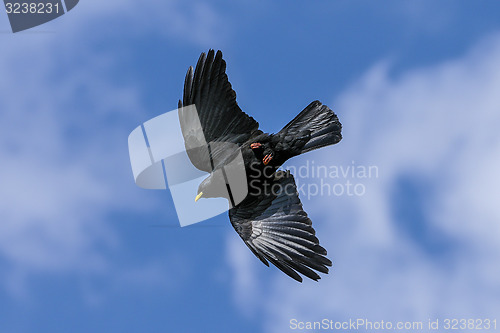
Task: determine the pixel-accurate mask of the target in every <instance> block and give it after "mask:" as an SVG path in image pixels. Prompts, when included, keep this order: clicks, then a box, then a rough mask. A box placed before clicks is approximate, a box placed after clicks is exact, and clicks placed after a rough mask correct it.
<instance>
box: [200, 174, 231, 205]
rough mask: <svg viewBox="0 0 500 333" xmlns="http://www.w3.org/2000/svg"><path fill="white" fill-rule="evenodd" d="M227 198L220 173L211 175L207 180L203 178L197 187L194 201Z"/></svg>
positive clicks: (224, 184)
mask: <svg viewBox="0 0 500 333" xmlns="http://www.w3.org/2000/svg"><path fill="white" fill-rule="evenodd" d="M221 197H222V198H227V197H228V193H227V188H226V182H225V181H224V177H223V176H222V173H221V172H220V171H219V172H214V173H211V174H210V175H209V176H208V177H207V178H205V179H204V180H203V181H202V182H201V183H200V185H199V186H198V195H196V198H195V199H194V201H198V200H199V199H200V198H221Z"/></svg>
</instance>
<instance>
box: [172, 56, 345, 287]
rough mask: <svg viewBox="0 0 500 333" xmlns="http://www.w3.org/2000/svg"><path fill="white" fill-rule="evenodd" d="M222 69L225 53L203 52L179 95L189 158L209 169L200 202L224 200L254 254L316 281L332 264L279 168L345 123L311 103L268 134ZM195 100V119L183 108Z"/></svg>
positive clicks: (333, 138)
mask: <svg viewBox="0 0 500 333" xmlns="http://www.w3.org/2000/svg"><path fill="white" fill-rule="evenodd" d="M225 70H226V62H225V61H224V60H223V59H222V52H221V51H217V53H215V52H214V50H209V52H208V54H205V53H202V54H201V56H200V58H199V60H198V63H197V65H196V68H195V69H194V70H193V67H190V68H189V69H188V71H187V74H186V79H185V82H184V95H183V99H182V101H181V100H179V120H180V125H181V130H182V134H183V137H184V142H185V146H186V151H187V154H188V156H189V159H190V161H191V163H193V165H194V166H195V167H196V168H198V169H200V170H202V171H206V172H208V173H209V176H208V177H207V178H206V179H205V180H203V182H201V184H200V185H199V188H198V195H197V196H196V199H195V200H196V201H197V200H198V199H199V198H210V197H225V198H227V199H228V200H229V203H230V207H231V208H230V209H229V219H230V221H231V224H232V225H233V227H234V229H235V230H236V232H237V233H238V234H239V235H240V237H241V238H242V239H243V241H244V242H245V244H246V245H247V246H248V247H249V248H250V250H251V251H252V252H253V254H255V255H256V256H257V258H259V259H260V260H261V261H262V262H263V263H264V264H265V265H266V266H269V262H271V263H272V264H273V265H275V266H276V267H278V268H279V269H280V270H281V271H283V272H284V273H285V274H287V275H289V276H290V277H292V278H293V279H295V280H297V281H299V282H302V277H301V276H300V275H299V273H301V274H303V275H305V276H307V277H308V278H310V279H313V280H316V281H317V280H318V279H320V276H319V275H318V274H317V272H316V271H318V272H322V273H325V274H326V273H328V267H329V266H331V265H332V262H331V261H330V260H329V259H328V258H326V254H327V252H326V250H325V249H324V248H323V247H322V246H320V245H319V240H318V238H317V237H316V236H315V230H314V229H313V227H312V222H311V220H310V219H309V217H308V216H307V214H306V212H305V211H304V210H303V208H302V203H301V202H300V199H299V196H298V193H297V187H296V184H295V180H294V177H293V176H292V175H291V174H290V172H288V171H282V170H277V169H278V168H279V167H280V166H281V165H282V164H283V163H284V162H285V161H286V160H288V159H289V158H291V157H293V156H297V155H300V154H303V153H305V152H308V151H311V150H314V149H318V148H321V147H325V146H328V145H333V144H335V143H337V142H339V141H340V140H341V139H342V135H341V128H342V125H341V124H340V122H339V120H338V118H337V116H336V115H335V113H334V112H333V111H332V110H331V109H330V108H328V107H327V106H326V105H323V104H321V102H319V101H314V102H312V103H311V104H309V105H308V106H307V107H306V108H305V109H304V110H303V111H302V112H300V113H299V114H298V115H297V116H296V117H295V118H294V119H293V120H291V121H290V122H289V123H288V124H287V125H286V126H285V127H283V129H282V130H280V131H279V132H278V133H275V134H268V133H264V132H262V131H261V130H259V123H258V122H257V121H255V120H254V119H253V118H252V117H250V116H249V115H247V114H246V113H244V112H243V111H242V110H241V109H240V107H239V106H238V103H237V102H236V93H235V92H234V90H233V89H232V87H231V84H230V83H229V81H228V78H227V75H226V73H225ZM193 104H194V105H195V106H196V112H197V117H193V116H192V114H190V113H188V112H187V111H186V109H187V108H185V107H186V106H189V105H193ZM183 106H184V108H183ZM237 156H240V158H239V159H238V158H237ZM230 166H231V167H230ZM231 168H232V169H235V168H236V169H237V168H243V170H244V171H245V173H244V175H245V176H244V184H245V185H246V186H244V187H245V192H243V193H244V195H243V196H241V195H240V197H239V198H237V197H238V195H237V193H236V194H235V193H234V192H235V191H234V188H232V187H231V186H230V185H231V184H230V181H229V179H230V178H231V177H230V174H231V172H232V171H231V170H232V169H231ZM233 178H234V177H233ZM231 190H232V191H231Z"/></svg>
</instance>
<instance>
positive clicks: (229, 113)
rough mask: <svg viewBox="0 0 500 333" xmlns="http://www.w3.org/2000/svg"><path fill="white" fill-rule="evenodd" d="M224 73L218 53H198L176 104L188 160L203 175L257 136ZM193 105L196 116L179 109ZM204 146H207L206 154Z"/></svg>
mask: <svg viewBox="0 0 500 333" xmlns="http://www.w3.org/2000/svg"><path fill="white" fill-rule="evenodd" d="M225 71H226V62H225V61H224V60H223V59H222V52H221V51H217V54H215V55H214V50H210V51H209V52H208V55H205V53H202V54H201V56H200V58H199V60H198V64H197V65H196V69H195V70H194V73H193V67H190V68H189V70H188V72H187V74H186V80H185V82H184V96H183V99H182V101H179V120H180V124H181V130H182V135H183V137H184V142H185V146H186V150H187V152H188V156H189V159H190V160H191V162H192V163H193V165H194V166H195V167H197V168H198V169H200V170H203V171H207V172H211V171H212V169H213V166H214V165H218V164H219V162H221V161H223V160H224V159H225V157H227V156H228V155H230V154H231V153H232V152H233V151H234V150H235V149H237V148H238V146H240V145H241V144H242V143H243V142H245V141H247V140H248V139H249V138H250V137H252V136H253V135H256V134H257V133H260V131H259V130H258V128H259V123H258V122H257V121H255V120H254V119H253V118H252V117H250V116H249V115H247V114H246V113H244V112H243V111H241V109H240V107H239V106H238V104H237V103H236V93H235V92H234V90H233V89H232V87H231V84H230V83H229V80H228V78H227V75H226V72H225ZM193 104H194V105H196V110H197V117H196V113H195V114H194V115H193V113H189V112H186V111H185V109H182V106H189V105H193ZM196 118H198V119H199V122H198V119H196ZM200 125H201V130H200ZM200 131H202V132H203V133H200ZM205 143H211V144H210V151H209V150H208V149H207V147H206V144H205ZM214 143H216V144H214ZM210 158H212V161H211V160H210Z"/></svg>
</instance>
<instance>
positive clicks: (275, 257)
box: [229, 171, 332, 282]
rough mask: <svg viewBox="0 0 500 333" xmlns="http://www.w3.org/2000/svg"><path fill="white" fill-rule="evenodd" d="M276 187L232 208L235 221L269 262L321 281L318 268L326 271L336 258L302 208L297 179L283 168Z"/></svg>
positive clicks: (256, 251)
mask: <svg viewBox="0 0 500 333" xmlns="http://www.w3.org/2000/svg"><path fill="white" fill-rule="evenodd" d="M276 184H278V186H277V185H276ZM272 188H273V189H274V190H273V191H268V192H270V193H268V194H264V195H261V196H260V197H259V198H256V199H255V200H254V201H251V202H248V203H242V204H240V205H238V206H236V207H234V208H232V209H230V210H229V218H230V220H231V224H232V225H233V227H234V229H235V230H236V232H237V233H238V234H239V235H240V236H241V238H242V239H243V241H244V242H245V244H246V245H247V246H248V247H249V248H250V250H252V252H253V253H254V254H255V255H256V256H257V257H258V258H259V259H260V260H261V261H262V262H263V263H264V264H265V265H266V266H269V263H268V261H270V262H271V263H272V264H274V265H275V266H276V267H278V268H279V269H280V270H281V271H283V272H284V273H285V274H287V275H288V276H290V277H292V278H293V279H295V280H297V281H299V282H302V277H301V276H300V275H299V274H298V273H301V274H303V275H305V276H307V277H308V278H310V279H313V280H316V281H317V280H318V279H320V278H321V277H320V276H319V275H318V274H317V273H316V272H315V271H314V270H316V271H319V272H322V273H325V274H326V273H328V267H327V266H331V265H332V262H331V261H330V260H329V259H328V258H326V257H325V256H326V250H325V249H324V248H323V247H321V246H320V245H319V240H318V238H316V236H315V231H314V229H313V227H312V222H311V220H310V219H309V217H307V213H306V212H305V211H304V210H303V209H302V203H301V202H300V199H299V195H298V193H297V187H296V185H295V180H294V178H293V176H292V175H291V174H290V173H289V172H283V171H280V172H278V173H277V177H276V180H275V182H274V185H273V186H272ZM272 192H275V193H272ZM297 272H298V273H297Z"/></svg>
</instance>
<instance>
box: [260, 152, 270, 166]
mask: <svg viewBox="0 0 500 333" xmlns="http://www.w3.org/2000/svg"><path fill="white" fill-rule="evenodd" d="M272 159H273V154H267V155H266V156H264V158H263V159H262V162H263V163H264V165H268V164H269V162H271V160H272Z"/></svg>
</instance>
